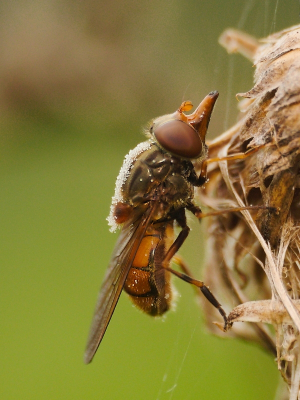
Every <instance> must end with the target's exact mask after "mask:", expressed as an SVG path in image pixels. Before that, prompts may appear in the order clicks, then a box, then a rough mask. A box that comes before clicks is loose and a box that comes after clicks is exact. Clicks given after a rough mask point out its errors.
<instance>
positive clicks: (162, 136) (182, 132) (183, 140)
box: [154, 120, 202, 158]
mask: <svg viewBox="0 0 300 400" xmlns="http://www.w3.org/2000/svg"><path fill="white" fill-rule="evenodd" d="M154 136H155V138H156V140H157V141H158V143H159V145H160V146H161V147H162V148H163V149H165V150H166V151H168V152H170V153H172V154H174V155H176V156H180V157H184V158H198V157H200V156H201V154H202V142H201V139H200V137H199V135H198V133H197V132H196V131H195V130H194V129H193V128H192V127H191V126H189V125H188V124H186V123H185V122H183V121H179V120H172V121H168V122H166V123H165V124H162V125H160V126H158V127H157V128H155V129H154Z"/></svg>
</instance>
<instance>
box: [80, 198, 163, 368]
mask: <svg viewBox="0 0 300 400" xmlns="http://www.w3.org/2000/svg"><path fill="white" fill-rule="evenodd" d="M155 208H156V206H155V205H153V206H152V207H150V208H149V209H148V210H147V211H146V213H145V214H144V215H143V216H142V217H139V218H137V220H136V221H132V220H130V221H128V222H127V223H125V225H124V226H123V228H122V231H121V233H120V235H119V237H118V240H117V243H116V246H115V249H114V252H113V255H112V258H111V261H110V264H109V266H108V270H107V273H106V276H105V278H104V282H103V285H102V287H101V289H100V292H99V297H98V301H97V304H96V309H95V313H94V318H93V321H92V326H91V330H90V335H89V338H88V342H87V346H86V351H85V356H84V361H85V363H86V364H88V363H90V362H91V361H92V359H93V357H94V355H95V353H96V351H97V349H98V347H99V345H100V343H101V340H102V338H103V336H104V334H105V331H106V328H107V326H108V324H109V321H110V319H111V317H112V314H113V312H114V309H115V307H116V305H117V302H118V300H119V297H120V294H121V292H122V289H123V286H124V283H125V280H126V277H127V275H128V272H129V270H130V267H131V265H132V262H133V260H134V257H135V255H136V252H137V250H138V247H139V245H140V243H141V240H142V238H143V236H144V233H145V231H146V229H147V227H148V226H149V223H150V222H151V216H152V215H153V213H154V211H155Z"/></svg>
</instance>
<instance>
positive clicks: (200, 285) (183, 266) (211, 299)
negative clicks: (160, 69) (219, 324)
mask: <svg viewBox="0 0 300 400" xmlns="http://www.w3.org/2000/svg"><path fill="white" fill-rule="evenodd" d="M172 261H173V262H174V263H175V264H177V265H178V266H179V267H180V269H181V270H182V271H183V272H184V273H181V272H178V271H175V270H172V271H170V272H172V273H173V274H174V275H176V276H178V278H180V279H182V280H184V281H185V282H188V283H191V284H192V285H194V286H196V287H198V288H199V289H200V290H201V292H202V294H203V295H204V296H205V297H206V298H207V300H208V301H209V302H210V303H211V304H212V305H213V306H214V307H215V308H216V309H217V310H218V311H219V313H220V314H221V315H222V318H223V319H224V328H223V330H224V331H226V330H227V316H226V313H225V311H224V309H223V308H222V306H221V304H220V303H219V302H218V300H217V299H216V298H215V296H214V295H213V294H212V292H211V291H210V290H209V287H208V286H206V285H205V283H204V282H202V281H199V280H197V279H193V278H191V273H190V270H189V268H188V267H187V265H186V263H185V262H184V261H183V259H182V258H181V257H180V256H178V255H176V256H174V257H173V260H172ZM169 270H170V269H169Z"/></svg>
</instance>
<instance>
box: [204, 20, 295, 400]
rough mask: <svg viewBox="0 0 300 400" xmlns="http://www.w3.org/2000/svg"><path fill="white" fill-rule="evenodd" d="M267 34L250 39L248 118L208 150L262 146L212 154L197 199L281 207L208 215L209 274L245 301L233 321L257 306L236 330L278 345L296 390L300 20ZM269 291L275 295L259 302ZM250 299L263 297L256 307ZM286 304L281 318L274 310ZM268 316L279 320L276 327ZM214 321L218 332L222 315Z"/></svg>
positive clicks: (231, 299) (232, 300) (228, 297)
mask: <svg viewBox="0 0 300 400" xmlns="http://www.w3.org/2000/svg"><path fill="white" fill-rule="evenodd" d="M236 34H237V33H236V32H235V35H236ZM225 37H226V41H223V43H225V45H226V46H227V47H228V48H229V49H230V48H232V46H230V39H228V37H229V38H230V35H227V36H225ZM245 38H247V37H246V36H243V38H242V39H243V40H241V41H237V40H236V38H235V46H234V49H235V51H239V52H241V53H245V48H244V47H245V46H246V45H247V40H246V39H245ZM263 42H264V43H263V44H261V45H259V46H257V48H256V51H255V48H254V49H253V44H254V43H255V41H254V40H252V41H251V43H250V45H251V52H252V54H253V55H254V63H255V67H256V71H255V82H254V87H253V88H252V89H251V90H249V91H248V92H246V93H240V94H238V96H241V97H244V98H245V99H246V100H244V101H243V102H241V103H242V107H241V108H242V109H243V114H242V116H241V119H240V121H239V122H238V123H237V124H236V125H235V126H234V127H232V128H231V129H230V130H229V131H227V132H225V133H224V134H223V135H221V136H220V137H219V138H216V139H215V140H214V141H213V142H211V143H210V145H209V157H216V156H219V157H222V156H226V155H229V154H234V153H239V152H245V151H247V150H249V149H251V148H255V147H258V146H261V145H264V146H262V147H261V148H260V149H259V151H257V152H256V153H255V154H252V155H251V156H249V157H248V158H245V159H243V160H241V161H237V160H235V161H232V162H228V163H227V162H220V163H218V164H217V163H215V164H214V165H213V164H212V165H211V168H210V170H209V178H210V181H209V183H208V184H207V185H206V189H205V191H204V192H203V191H202V192H201V191H200V190H199V199H200V201H201V202H202V204H203V203H204V204H206V205H207V206H210V207H213V208H222V207H224V206H226V208H228V205H232V206H233V205H235V206H236V205H239V206H243V205H265V206H268V207H271V206H272V207H276V208H277V210H278V212H277V213H275V212H274V211H272V210H270V209H268V208H266V209H264V210H259V211H250V212H249V211H243V212H242V214H243V215H241V214H239V215H238V214H234V213H228V214H225V215H222V216H220V217H215V218H211V219H210V221H207V223H208V230H207V232H208V242H207V263H206V265H207V267H206V277H205V282H207V283H208V284H210V285H211V286H212V287H214V288H218V297H220V299H221V302H222V301H223V303H222V304H223V305H225V307H228V308H230V309H232V308H233V307H235V306H237V305H238V304H241V303H245V304H241V305H240V306H239V309H238V310H237V309H235V310H233V312H232V313H231V315H230V318H231V321H232V322H234V321H237V320H243V321H253V320H254V319H253V318H254V317H253V313H254V314H255V313H257V319H256V321H257V322H259V323H257V324H253V323H252V324H238V323H236V324H234V325H233V329H232V330H231V331H230V332H229V334H231V335H232V336H236V337H242V338H246V339H248V340H253V341H256V342H259V343H260V344H262V345H263V346H264V347H265V348H267V349H268V350H269V351H271V352H272V353H273V354H276V355H277V360H278V365H279V367H280V369H281V373H282V375H283V376H284V378H285V380H286V381H287V382H289V385H290V390H291V395H290V396H291V397H290V398H293V397H292V395H293V393H294V394H295V393H298V390H299V380H298V381H297V382H296V381H295V380H293V379H291V378H292V377H293V376H296V375H297V374H296V372H295V371H296V369H297V365H298V364H299V365H300V358H299V343H300V342H299V332H300V313H299V311H298V308H297V307H296V304H295V302H294V301H297V300H298V299H300V255H299V254H300V253H299V249H300V226H299V225H300V175H299V166H300V164H299V162H300V26H296V27H292V28H290V29H288V30H285V31H282V32H279V33H277V34H275V35H272V36H270V37H268V38H267V39H265V40H264V41H263ZM228 43H229V44H228ZM239 46H240V48H239ZM251 52H250V53H249V52H248V53H247V54H248V55H249V54H251ZM222 296H223V298H222ZM267 299H272V301H269V302H261V300H267ZM250 301H254V302H255V303H251V305H252V307H250V303H248V302H250ZM280 307H281V308H280ZM279 309H280V312H281V315H282V317H281V319H280V318H278V315H279V314H278V312H275V311H274V310H279ZM207 312H209V313H211V309H209V310H207ZM209 320H211V318H209V319H208V321H209ZM266 323H268V324H270V323H272V324H273V325H274V327H275V330H276V333H277V335H276V334H274V333H273V331H272V330H270V329H269V326H268V325H266ZM210 328H211V329H212V330H213V331H214V332H215V333H218V329H217V328H216V327H215V326H214V325H211V326H210ZM220 334H222V333H220ZM222 335H223V334H222ZM298 368H299V367H298ZM298 375H299V374H298ZM298 375H297V376H298ZM294 398H295V399H296V398H297V395H296V397H295V396H294Z"/></svg>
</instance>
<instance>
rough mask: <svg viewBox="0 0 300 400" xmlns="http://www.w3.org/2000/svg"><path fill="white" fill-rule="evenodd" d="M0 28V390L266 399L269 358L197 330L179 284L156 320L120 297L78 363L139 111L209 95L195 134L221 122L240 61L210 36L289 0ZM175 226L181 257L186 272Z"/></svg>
mask: <svg viewBox="0 0 300 400" xmlns="http://www.w3.org/2000/svg"><path fill="white" fill-rule="evenodd" d="M0 21H1V27H0V31H1V35H0V48H1V54H2V55H1V59H0V127H1V135H0V141H1V157H0V164H1V174H0V180H1V185H0V187H1V196H0V207H1V241H0V246H1V251H0V258H1V262H0V265H1V284H0V285H1V290H0V293H1V365H2V369H1V370H2V372H1V374H0V398H1V399H5V400H9V399H30V400H32V399H39V400H40V399H43V400H47V399H74V400H75V399H157V400H161V399H174V400H175V399H196V398H203V399H216V398H218V399H228V398H230V399H240V398H243V399H244V400H245V399H257V398H264V399H271V398H273V397H274V395H275V391H276V386H277V382H278V372H277V371H276V364H275V363H274V361H273V359H272V358H271V357H269V356H268V355H267V354H266V353H264V352H263V351H262V350H261V349H259V348H257V347H254V346H251V345H248V344H246V343H242V342H238V341H231V340H221V339H218V338H215V337H212V336H209V335H208V334H207V333H206V331H205V328H204V327H203V322H202V316H201V310H199V308H198V306H197V305H196V302H195V298H194V292H193V290H192V289H191V288H190V287H189V285H186V284H185V283H182V282H176V287H177V288H178V290H179V291H180V293H181V297H180V299H179V301H178V305H177V310H176V312H170V313H169V315H168V316H167V317H166V318H165V319H164V321H163V322H162V321H161V320H154V319H151V318H149V317H148V316H145V315H143V314H141V313H140V312H138V311H137V310H136V309H134V308H133V307H132V305H131V303H130V302H129V300H128V299H127V298H126V296H125V295H122V296H121V299H120V302H119V304H118V307H117V309H116V312H115V314H114V316H113V319H112V322H111V324H110V326H109V328H108V331H107V334H106V336H105V338H104V340H103V342H102V344H101V347H100V349H99V351H98V353H97V355H96V357H95V359H94V361H93V363H92V364H91V365H88V366H86V365H84V364H83V361H82V357H83V350H84V347H85V342H86V338H87V334H88V330H89V326H90V322H91V318H92V313H93V309H94V306H95V301H96V297H97V292H98V289H99V287H100V284H101V281H102V278H103V275H104V273H105V269H106V266H107V264H108V262H109V259H110V254H111V252H112V250H113V247H114V243H115V241H116V234H111V233H109V231H108V227H107V223H106V221H105V218H106V216H107V214H108V212H109V205H110V199H111V196H112V194H113V191H114V183H115V178H116V176H117V174H118V171H119V168H120V166H121V164H122V160H123V157H124V155H125V154H126V153H127V152H128V151H129V149H130V148H132V147H134V146H135V145H136V144H137V143H139V142H140V141H142V140H143V136H142V135H141V133H142V126H144V125H145V123H146V122H147V121H148V120H149V119H151V118H152V117H156V116H158V115H161V114H166V113H169V112H173V111H175V109H177V108H178V106H179V105H180V103H181V101H183V100H192V101H193V102H194V104H195V105H196V104H198V103H199V102H200V100H201V99H202V98H203V97H204V96H205V95H206V94H207V93H208V92H210V91H211V90H216V89H217V90H219V92H220V98H219V100H218V103H217V106H216V109H215V112H214V115H213V119H212V122H211V126H210V133H209V137H213V136H214V135H217V134H218V133H220V132H222V131H223V130H224V129H226V128H228V127H229V126H230V125H231V124H232V123H234V121H235V119H236V115H237V111H236V104H237V103H236V100H235V97H234V95H235V93H237V92H243V91H247V90H248V89H250V88H251V84H252V73H253V68H252V67H251V63H249V62H248V61H247V60H244V59H242V57H241V56H239V55H231V56H229V55H227V53H226V52H225V50H224V49H222V48H221V47H220V46H219V45H218V37H219V35H220V34H221V33H222V31H223V30H224V29H225V28H227V27H235V28H240V29H243V30H245V31H246V32H248V33H250V34H252V35H255V36H256V37H263V36H266V35H268V34H270V33H272V32H274V31H276V30H280V29H283V28H286V27H289V26H290V25H293V24H296V23H298V22H299V3H298V1H296V0H295V1H289V2H286V1H283V0H278V1H277V0H263V1H251V0H243V1H241V0H235V1H234V0H227V1H224V0H223V1H221V0H218V1H217V0H203V1H192V0H188V1H185V2H183V1H177V0H171V1H164V2H162V1H157V0H154V1H151V2H150V1H137V0H130V1H126V2H122V1H120V0H112V1H110V2H106V1H105V2H104V1H101V0H100V1H94V0H86V1H85V2H82V1H79V0H77V1H76V0H74V1H68V0H64V1H60V2H58V1H54V0H53V1H51V0H44V1H37V0H36V1H14V2H8V1H4V2H1V4H0ZM191 224H192V227H193V232H192V235H191V238H189V240H188V241H187V243H186V244H185V245H184V248H183V250H182V254H183V255H184V256H185V258H186V259H187V261H188V263H189V264H190V265H191V266H192V268H193V269H194V271H195V274H196V275H197V276H201V265H202V264H203V261H202V260H203V258H204V254H203V248H201V247H199V240H200V239H199V238H200V237H201V236H200V234H201V233H200V230H199V228H198V225H197V224H196V223H195V221H192V222H191Z"/></svg>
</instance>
